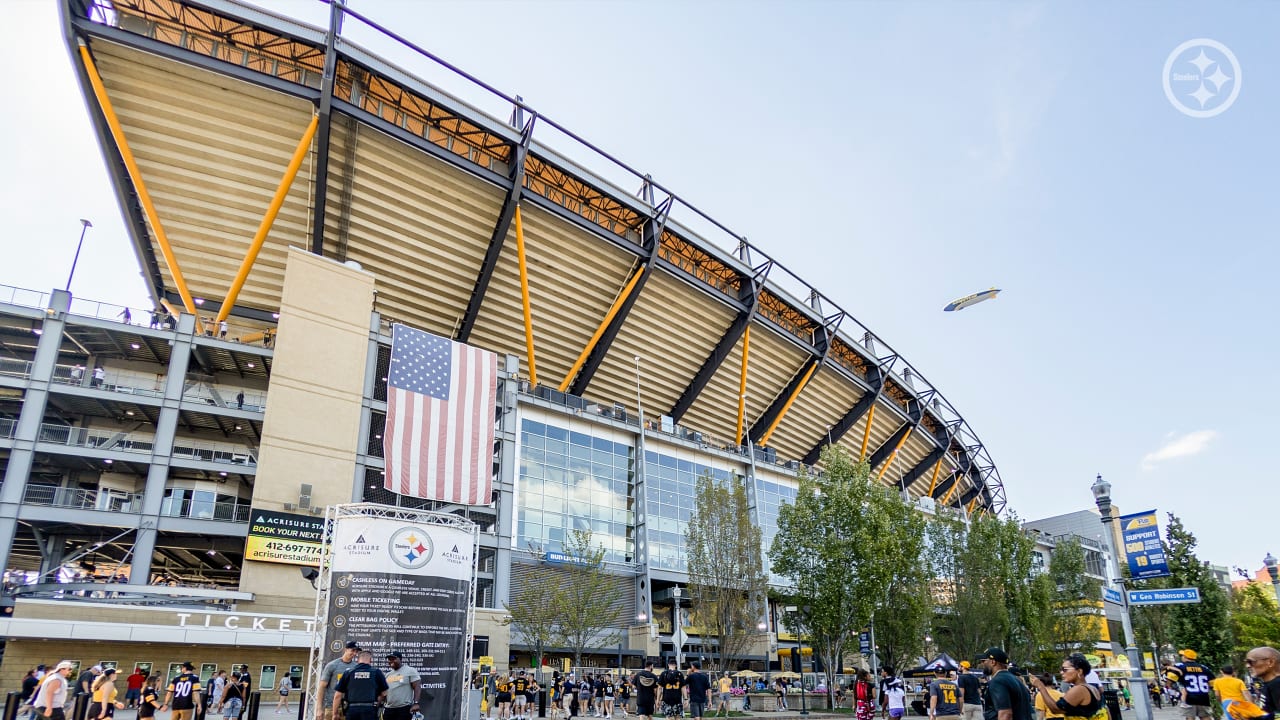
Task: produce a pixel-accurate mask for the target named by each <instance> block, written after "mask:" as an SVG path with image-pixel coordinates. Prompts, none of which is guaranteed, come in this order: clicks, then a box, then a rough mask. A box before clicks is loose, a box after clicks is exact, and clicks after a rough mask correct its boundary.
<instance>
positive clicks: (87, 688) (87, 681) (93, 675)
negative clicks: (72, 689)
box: [76, 665, 102, 695]
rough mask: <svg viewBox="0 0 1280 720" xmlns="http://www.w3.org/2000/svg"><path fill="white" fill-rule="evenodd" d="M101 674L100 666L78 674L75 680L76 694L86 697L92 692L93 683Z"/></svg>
mask: <svg viewBox="0 0 1280 720" xmlns="http://www.w3.org/2000/svg"><path fill="white" fill-rule="evenodd" d="M101 672H102V666H101V665H94V666H93V667H91V668H89V669H88V670H85V671H84V672H82V673H80V677H79V678H77V679H76V693H77V694H84V695H88V694H89V693H91V692H93V681H94V680H96V679H97V678H98V675H99V673H101Z"/></svg>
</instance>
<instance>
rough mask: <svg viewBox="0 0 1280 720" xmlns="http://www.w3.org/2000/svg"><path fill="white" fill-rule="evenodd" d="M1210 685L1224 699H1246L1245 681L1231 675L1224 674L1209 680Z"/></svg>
mask: <svg viewBox="0 0 1280 720" xmlns="http://www.w3.org/2000/svg"><path fill="white" fill-rule="evenodd" d="M1209 687H1212V688H1213V689H1214V691H1216V692H1217V693H1218V697H1220V698H1222V699H1223V700H1244V699H1245V697H1244V691H1245V688H1244V681H1243V680H1241V679H1240V678H1238V677H1234V676H1231V675H1223V676H1222V677H1220V678H1218V679H1216V680H1210V681H1209Z"/></svg>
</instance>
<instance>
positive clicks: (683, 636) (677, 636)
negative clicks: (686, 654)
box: [671, 627, 689, 650]
mask: <svg viewBox="0 0 1280 720" xmlns="http://www.w3.org/2000/svg"><path fill="white" fill-rule="evenodd" d="M687 642H689V635H688V634H687V633H686V632H685V631H684V628H679V627H678V628H676V631H675V632H673V633H671V644H672V645H675V646H676V650H679V649H680V648H682V647H684V645H685V643H687Z"/></svg>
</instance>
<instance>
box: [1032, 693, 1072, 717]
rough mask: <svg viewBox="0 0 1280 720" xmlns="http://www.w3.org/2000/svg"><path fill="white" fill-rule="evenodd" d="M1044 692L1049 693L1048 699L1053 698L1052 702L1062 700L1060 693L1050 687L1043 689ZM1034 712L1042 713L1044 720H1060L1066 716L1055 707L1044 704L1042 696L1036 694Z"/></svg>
mask: <svg viewBox="0 0 1280 720" xmlns="http://www.w3.org/2000/svg"><path fill="white" fill-rule="evenodd" d="M1045 690H1047V691H1049V697H1051V698H1053V699H1054V702H1057V701H1058V700H1059V699H1061V698H1062V693H1060V692H1058V691H1057V690H1054V689H1053V688H1051V687H1045ZM1036 710H1042V711H1044V716H1045V717H1046V718H1060V717H1066V716H1067V715H1066V713H1064V712H1062V711H1061V710H1059V709H1058V706H1057V705H1049V704H1047V703H1045V701H1044V696H1043V695H1041V694H1040V693H1036Z"/></svg>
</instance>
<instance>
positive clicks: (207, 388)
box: [182, 382, 267, 412]
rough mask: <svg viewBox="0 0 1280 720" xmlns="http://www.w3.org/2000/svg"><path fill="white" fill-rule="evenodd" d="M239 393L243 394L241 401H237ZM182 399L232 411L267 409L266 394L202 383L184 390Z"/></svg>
mask: <svg viewBox="0 0 1280 720" xmlns="http://www.w3.org/2000/svg"><path fill="white" fill-rule="evenodd" d="M240 393H244V400H243V401H241V400H239V399H238V398H239V394H240ZM182 398H183V399H184V400H195V401H199V402H203V403H205V404H207V405H214V406H216V407H224V408H231V409H233V410H248V411H250V412H265V411H266V409H267V395H266V393H261V392H257V391H249V390H245V389H243V388H235V387H230V388H229V387H225V386H219V385H210V384H207V383H203V382H202V383H198V384H192V385H191V386H190V387H188V388H187V389H186V390H183V391H182Z"/></svg>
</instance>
